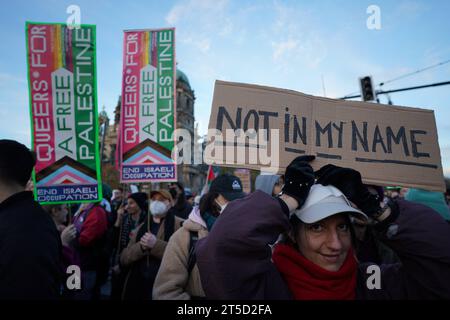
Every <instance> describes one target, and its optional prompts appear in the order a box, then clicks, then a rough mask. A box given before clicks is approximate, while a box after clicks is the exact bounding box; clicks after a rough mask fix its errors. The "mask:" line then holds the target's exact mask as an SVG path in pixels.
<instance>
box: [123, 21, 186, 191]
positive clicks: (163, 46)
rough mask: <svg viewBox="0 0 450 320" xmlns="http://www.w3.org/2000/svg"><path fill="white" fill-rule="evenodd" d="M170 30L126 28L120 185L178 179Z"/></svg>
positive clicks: (174, 70)
mask: <svg viewBox="0 0 450 320" xmlns="http://www.w3.org/2000/svg"><path fill="white" fill-rule="evenodd" d="M175 72H176V66H175V29H174V28H170V29H155V30H127V31H124V42H123V74H122V76H123V78H122V108H121V114H120V142H121V143H120V180H121V182H122V183H131V182H133V183H141V182H169V181H176V180H177V170H176V168H177V167H176V161H175V160H174V159H172V157H171V154H172V149H173V148H174V144H175V135H174V130H175V123H176V122H175V114H176V112H175V105H176V102H175V101H176V98H175V97H176V95H175V88H176V76H175Z"/></svg>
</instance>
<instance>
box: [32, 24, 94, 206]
mask: <svg viewBox="0 0 450 320" xmlns="http://www.w3.org/2000/svg"><path fill="white" fill-rule="evenodd" d="M26 39H27V64H28V85H29V96H30V116H31V132H32V150H34V152H35V153H36V167H35V170H34V172H33V180H34V187H35V192H34V194H35V199H36V200H37V201H39V202H40V203H79V202H93V201H94V202H95V201H100V200H101V198H102V190H101V174H100V161H99V150H98V113H97V76H96V41H95V39H96V30H95V26H94V25H81V26H80V27H79V28H73V29H70V28H68V27H67V26H66V25H65V24H59V23H35V22H27V23H26Z"/></svg>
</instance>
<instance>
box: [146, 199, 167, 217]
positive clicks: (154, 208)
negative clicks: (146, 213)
mask: <svg viewBox="0 0 450 320" xmlns="http://www.w3.org/2000/svg"><path fill="white" fill-rule="evenodd" d="M168 210H169V208H168V206H167V204H165V203H164V202H162V201H158V200H156V201H152V202H150V213H151V214H152V215H154V216H162V215H163V214H165V213H166V212H167V211H168Z"/></svg>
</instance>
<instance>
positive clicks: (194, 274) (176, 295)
mask: <svg viewBox="0 0 450 320" xmlns="http://www.w3.org/2000/svg"><path fill="white" fill-rule="evenodd" d="M244 196H245V194H244V193H243V192H242V183H241V181H240V179H239V178H238V177H236V176H232V175H228V174H226V175H221V176H218V177H217V178H216V179H215V180H213V182H212V183H211V187H210V191H209V192H208V193H207V194H205V195H204V196H203V197H202V198H201V200H200V204H199V206H198V207H194V209H192V211H191V213H190V214H189V217H188V219H187V220H186V221H185V222H184V223H183V227H182V228H180V229H179V230H178V231H177V232H175V233H174V234H173V236H172V237H171V238H170V240H169V243H168V244H167V248H166V251H165V253H164V256H163V259H162V262H161V266H160V268H159V271H158V275H157V276H156V280H155V285H154V287H153V298H154V299H155V300H196V299H205V298H206V296H205V292H204V291H203V288H202V284H201V280H200V273H199V271H198V267H197V266H196V264H195V254H194V249H195V242H196V241H197V239H202V238H205V237H206V236H207V235H208V233H209V231H210V230H211V228H212V227H213V225H214V223H215V222H216V220H217V219H218V217H219V216H220V214H221V213H222V212H224V210H225V208H226V207H227V204H228V202H229V201H232V200H236V199H240V198H242V197H244Z"/></svg>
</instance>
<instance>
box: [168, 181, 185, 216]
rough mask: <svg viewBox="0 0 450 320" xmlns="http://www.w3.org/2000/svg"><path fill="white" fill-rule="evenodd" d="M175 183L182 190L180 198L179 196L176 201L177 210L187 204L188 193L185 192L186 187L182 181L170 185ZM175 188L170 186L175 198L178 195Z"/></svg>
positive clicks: (173, 183)
mask: <svg viewBox="0 0 450 320" xmlns="http://www.w3.org/2000/svg"><path fill="white" fill-rule="evenodd" d="M173 185H176V186H177V187H178V188H179V189H180V191H181V193H180V195H179V196H178V198H177V202H176V203H175V206H174V207H175V208H176V209H177V210H183V209H184V207H185V206H186V202H187V200H186V194H185V192H184V187H183V185H182V184H181V183H180V182H178V181H177V182H172V183H171V184H170V186H173ZM174 191H175V190H173V188H170V187H169V192H170V194H171V195H172V197H173V198H174V199H175V197H176V193H175V192H174Z"/></svg>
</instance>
